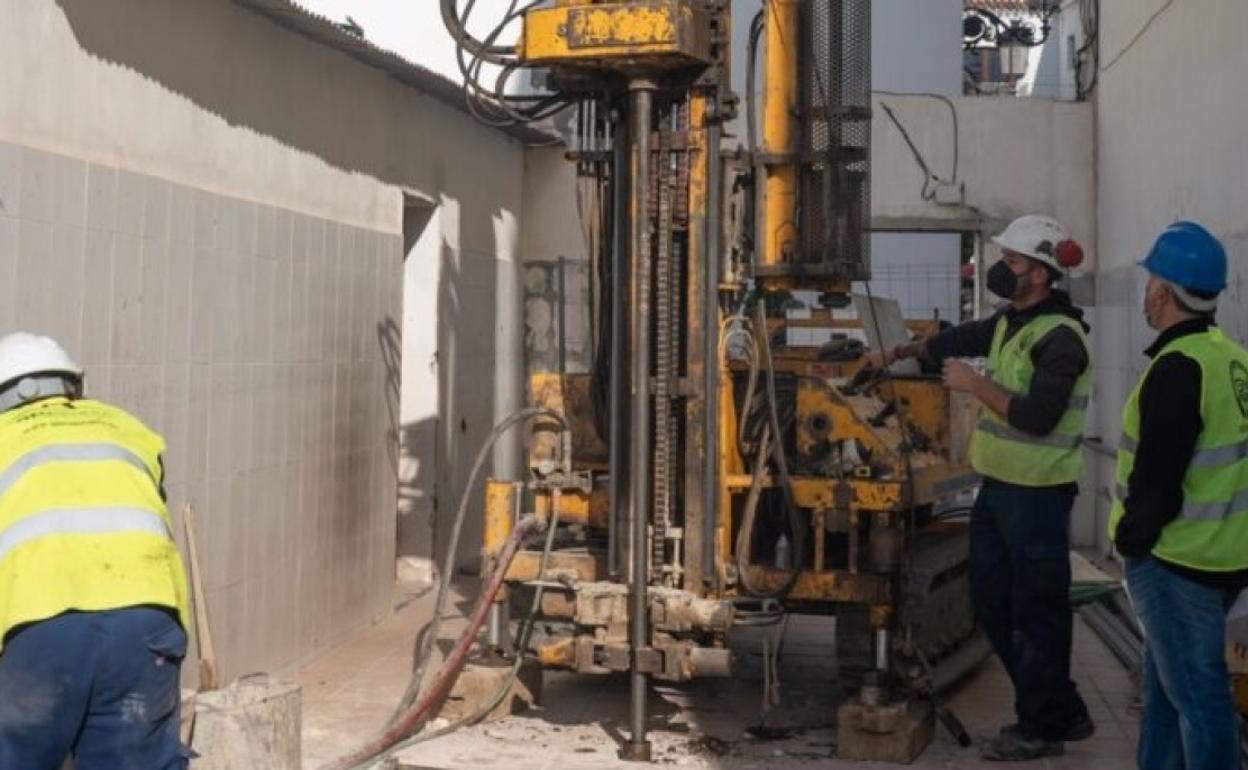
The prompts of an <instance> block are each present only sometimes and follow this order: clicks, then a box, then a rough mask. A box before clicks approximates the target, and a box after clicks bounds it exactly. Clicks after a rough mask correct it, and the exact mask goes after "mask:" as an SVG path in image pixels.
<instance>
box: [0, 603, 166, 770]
mask: <svg viewBox="0 0 1248 770" xmlns="http://www.w3.org/2000/svg"><path fill="white" fill-rule="evenodd" d="M185 655H186V633H185V632H183V630H182V627H181V626H180V625H179V624H178V623H177V621H175V620H174V619H173V617H171V616H170V614H169V613H167V612H165V611H163V610H159V609H153V608H149V607H131V608H128V609H122V610H112V611H109V612H68V613H65V614H63V615H58V616H57V617H54V618H50V619H48V620H44V621H41V622H38V623H35V624H33V625H30V626H27V627H25V628H23V629H22V630H20V631H18V632H17V633H16V634H14V635H13V636H12V637H11V638H10V639H9V641H8V643H7V644H6V646H5V648H4V651H3V653H0V768H13V769H14V770H17V769H18V768H20V770H59V769H60V767H61V764H62V763H63V762H64V760H65V758H66V757H68V756H71V755H72V756H73V757H74V767H75V770H184V769H185V768H186V767H187V757H188V753H187V752H186V751H185V750H184V749H183V747H182V744H181V743H180V742H179V740H178V722H179V720H178V712H179V706H180V692H179V686H178V671H179V667H180V665H181V662H182V658H183V657H185Z"/></svg>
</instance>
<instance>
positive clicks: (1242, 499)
mask: <svg viewBox="0 0 1248 770" xmlns="http://www.w3.org/2000/svg"><path fill="white" fill-rule="evenodd" d="M1114 493H1115V495H1116V496H1117V498H1118V501H1119V502H1123V501H1125V500H1126V499H1127V488H1126V486H1125V485H1123V484H1119V485H1118V486H1117V487H1116V488H1115V489H1114ZM1241 511H1248V491H1243V492H1240V493H1239V494H1237V495H1235V496H1234V497H1233V498H1231V501H1230V502H1214V503H1196V502H1187V503H1183V507H1182V508H1180V509H1179V518H1180V519H1186V520H1188V521H1222V520H1223V519H1226V518H1227V517H1229V516H1231V515H1232V514H1236V513H1239V512H1241Z"/></svg>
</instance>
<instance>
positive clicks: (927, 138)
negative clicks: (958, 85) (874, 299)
mask: <svg viewBox="0 0 1248 770" xmlns="http://www.w3.org/2000/svg"><path fill="white" fill-rule="evenodd" d="M952 102H953V110H952V111H951V110H950V107H949V106H948V105H947V104H945V103H943V102H941V101H938V100H935V99H930V98H925V97H915V96H910V97H897V96H879V97H877V98H876V115H877V117H876V119H875V122H874V125H873V127H872V139H871V141H872V151H873V154H872V161H873V168H872V171H873V174H874V177H873V179H872V198H871V208H872V214H873V216H874V218H875V220H876V222H877V224H880V225H884V226H892V225H897V224H906V223H907V222H910V223H912V224H913V223H922V222H929V221H930V222H933V223H936V224H934V225H933V226H938V223H939V222H940V221H941V220H949V221H951V222H957V221H960V220H968V219H976V218H979V219H982V220H984V221H986V222H988V223H989V224H990V225H994V226H995V225H999V224H1002V223H1004V222H1007V221H1008V220H1010V219H1012V218H1014V217H1016V216H1020V215H1022V214H1029V213H1038V212H1045V213H1049V214H1052V215H1053V216H1056V217H1057V218H1058V219H1060V220H1061V221H1062V222H1064V223H1065V224H1066V226H1067V227H1069V228H1070V229H1071V232H1072V233H1073V234H1074V236H1075V238H1077V239H1078V240H1080V241H1081V242H1082V243H1083V244H1085V247H1088V251H1089V254H1088V257H1089V260H1094V259H1095V250H1094V249H1092V248H1090V247H1091V245H1092V244H1095V243H1096V184H1095V181H1096V180H1095V177H1094V170H1095V169H1094V165H1093V164H1094V160H1095V153H1094V151H1093V126H1094V122H1093V110H1092V105H1090V104H1072V103H1064V102H1056V101H1052V100H1049V99H1015V98H1012V97H959V98H956V99H953V100H952ZM881 103H886V104H888V105H889V106H890V107H891V108H892V109H893V111H894V113H895V114H896V115H897V117H898V119H899V120H900V121H901V124H902V125H903V126H904V127H905V129H906V131H907V133H909V134H910V137H911V139H912V140H913V141H914V143H915V145H916V146H917V147H918V149H919V151H920V152H921V153H922V154H923V156H924V158H925V159H926V161H927V163H928V165H929V166H930V167H931V168H932V169H934V170H937V173H939V174H941V175H949V174H951V173H952V170H953V161H954V158H953V156H954V150H955V147H956V149H957V153H958V178H959V181H961V182H963V183H965V185H966V205H963V206H956V205H955V206H942V205H939V204H937V203H935V202H925V201H924V200H923V199H922V197H921V195H920V188H921V185H922V182H923V173H922V171H920V169H919V167H918V165H917V164H916V163H915V159H914V155H913V153H912V152H911V151H910V149H909V147H908V146H907V145H906V142H905V139H904V138H903V137H902V135H901V132H900V131H899V130H898V129H897V128H896V127H895V126H894V125H893V124H892V123H891V122H890V121H888V120H887V119H886V118H885V117H884V113H883V110H882V109H881V107H880V105H881ZM955 120H956V124H957V128H956V131H955ZM955 134H956V137H957V142H956V144H955Z"/></svg>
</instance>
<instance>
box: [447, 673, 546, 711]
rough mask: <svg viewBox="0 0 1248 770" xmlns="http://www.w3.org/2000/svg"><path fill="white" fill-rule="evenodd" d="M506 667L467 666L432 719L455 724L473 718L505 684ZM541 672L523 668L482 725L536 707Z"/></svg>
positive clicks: (540, 689) (538, 699) (538, 700)
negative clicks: (469, 717) (457, 721)
mask: <svg viewBox="0 0 1248 770" xmlns="http://www.w3.org/2000/svg"><path fill="white" fill-rule="evenodd" d="M510 671H511V666H510V665H484V664H480V663H470V664H468V665H466V666H465V667H464V670H463V671H462V672H461V673H460V675H459V678H458V679H457V680H456V681H455V686H454V687H453V688H451V692H450V694H449V695H448V696H447V697H446V700H445V701H444V702H443V704H442V707H441V708H440V709H438V711H437V714H436V716H435V718H437V719H446V720H448V721H452V722H453V721H456V720H459V719H463V718H464V717H468V716H471V715H473V714H476V713H477V712H478V711H480V710H481V709H483V708H485V707H486V706H488V705H489V703H490V702H491V701H492V700H493V698H494V697H495V696H496V694H497V693H498V691H499V688H501V687H502V686H503V684H504V683H505V682H506V681H507V677H508V675H509V673H510ZM541 697H542V672H541V669H540V668H539V667H537V666H536V665H527V664H526V665H524V666H522V667H521V669H520V673H519V675H518V676H517V677H516V680H515V681H514V682H513V683H512V684H511V686H510V687H509V688H508V691H507V695H506V696H505V697H504V698H503V700H502V702H500V703H499V704H498V706H496V707H495V708H494V709H493V710H492V711H490V713H489V714H488V715H486V717H485V719H484V721H486V722H496V721H498V720H500V719H503V718H505V717H507V716H510V715H512V714H518V713H521V712H523V711H527V710H528V709H530V708H533V707H535V706H537V705H539V704H540V702H541Z"/></svg>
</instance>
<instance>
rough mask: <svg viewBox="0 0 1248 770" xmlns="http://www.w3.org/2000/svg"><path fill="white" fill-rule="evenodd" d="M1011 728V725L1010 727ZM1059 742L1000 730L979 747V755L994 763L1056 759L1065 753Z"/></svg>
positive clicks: (1018, 732) (1019, 731) (1014, 731)
mask: <svg viewBox="0 0 1248 770" xmlns="http://www.w3.org/2000/svg"><path fill="white" fill-rule="evenodd" d="M1011 726H1013V725H1011ZM1065 750H1066V749H1065V747H1064V746H1063V744H1062V743H1061V742H1060V741H1046V740H1044V739H1043V738H1036V737H1033V736H1030V735H1027V734H1025V733H1024V732H1022V731H1021V730H1017V729H1015V730H1010V731H1008V732H1007V731H1005V730H1002V731H1001V733H1000V734H998V735H997V736H996V737H995V738H989V739H988V740H987V741H985V742H984V744H983V745H982V746H980V747H979V755H980V756H981V757H983V758H984V759H987V760H992V761H994V762H1026V761H1028V760H1031V759H1040V758H1041V757H1056V756H1058V755H1060V754H1062V753H1063V752H1065Z"/></svg>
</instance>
